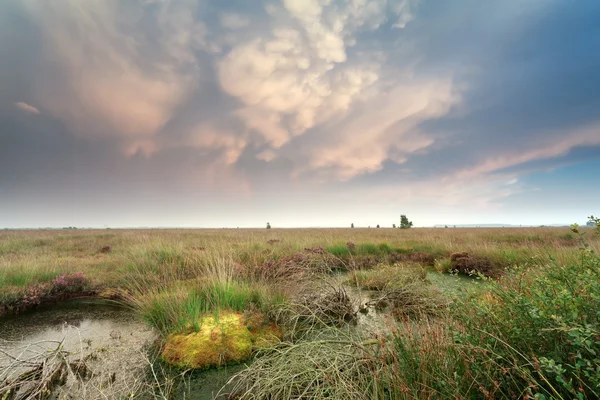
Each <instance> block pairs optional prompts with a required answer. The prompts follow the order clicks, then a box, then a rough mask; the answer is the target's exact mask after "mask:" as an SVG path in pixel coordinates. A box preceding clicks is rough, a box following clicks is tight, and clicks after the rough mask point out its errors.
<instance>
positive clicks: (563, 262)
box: [0, 228, 600, 399]
mask: <svg viewBox="0 0 600 400" xmlns="http://www.w3.org/2000/svg"><path fill="white" fill-rule="evenodd" d="M582 233H583V235H582ZM598 253H600V239H598V238H597V237H595V236H594V234H593V231H592V229H589V230H587V231H586V230H583V231H580V232H572V231H571V230H570V229H569V228H493V229H491V228H490V229H479V228H478V229H474V228H473V229H470V228H459V229H452V228H448V229H445V228H436V229H433V228H431V229H425V228H420V229H416V228H412V229H407V230H400V229H385V228H382V229H377V228H372V229H270V230H266V229H260V230H258V229H257V230H249V229H219V230H158V229H157V230H60V231H55V230H40V231H33V230H32V231H2V232H0V315H2V314H8V313H17V312H21V311H24V310H27V309H30V308H34V307H37V306H39V305H41V304H44V303H52V302H56V301H61V300H64V299H67V298H71V297H76V296H82V295H85V296H94V297H102V298H112V299H115V300H118V301H120V302H122V303H124V304H126V305H128V306H131V307H133V308H135V309H136V311H137V312H138V314H139V316H140V318H142V319H145V320H146V321H147V322H148V323H149V324H151V325H152V326H154V327H155V328H156V329H157V330H158V331H159V332H161V333H162V334H163V337H165V338H166V337H167V336H168V335H169V334H172V333H182V332H198V331H199V330H200V329H201V323H202V318H203V316H205V315H213V316H215V317H218V313H219V312H221V311H224V310H225V311H232V312H237V313H243V314H244V315H245V316H246V317H247V318H248V320H249V321H251V320H252V321H254V320H256V319H257V318H258V319H261V320H262V319H264V320H269V321H270V322H274V323H277V324H278V325H280V326H281V328H282V329H283V330H284V331H286V335H285V336H284V339H283V341H282V342H281V343H279V344H278V345H277V346H276V348H275V349H272V348H266V349H264V350H260V351H259V352H258V353H257V355H256V357H257V358H256V361H255V362H254V363H253V364H252V366H250V367H249V368H248V369H247V370H244V371H242V373H240V375H239V376H238V380H237V383H236V387H235V391H236V393H237V395H238V396H240V397H241V398H247V399H268V398H319V399H320V398H342V397H348V398H352V399H363V398H364V399H371V398H373V399H378V398H381V399H396V398H398V399H404V398H513V397H524V396H529V397H530V398H596V397H594V396H598V395H600V387H599V386H598V385H600V361H599V360H598V357H597V356H596V354H597V352H600V329H599V328H598V321H599V320H600V311H598V310H600V288H599V287H600V284H599V283H600V272H599V270H600V265H599V264H600V262H599V260H598V256H597V254H598ZM427 271H429V273H432V272H435V273H447V272H450V271H455V272H456V271H459V272H461V273H463V274H469V273H472V274H474V275H479V277H480V278H483V283H482V286H483V290H478V291H477V292H475V291H473V292H472V293H471V292H465V294H464V295H463V296H460V297H445V298H442V297H441V296H445V295H442V294H441V293H440V291H436V290H434V289H432V288H430V287H429V286H431V285H429V283H428V282H427V281H428V280H427V279H426V272H427ZM339 273H342V274H345V281H346V282H347V284H349V285H352V286H358V287H363V288H365V289H369V290H374V291H375V292H377V295H375V296H374V297H375V299H374V300H373V302H372V305H373V306H374V307H379V306H381V307H384V306H386V305H389V306H390V307H391V309H392V313H391V315H393V316H394V317H395V318H394V319H393V322H392V325H393V326H392V327H391V329H390V330H389V332H390V333H389V334H388V335H386V336H385V337H382V336H377V337H372V336H368V335H366V336H365V334H363V333H360V332H358V333H357V332H354V331H352V330H348V329H346V328H345V326H344V325H345V323H346V322H347V320H350V319H352V318H353V315H354V314H353V312H354V311H352V310H350V311H349V307H350V308H351V307H352V305H349V304H348V302H347V298H345V297H344V296H345V294H344V291H343V290H339V289H336V288H333V290H332V291H331V292H330V293H329V292H328V293H325V294H323V293H321V294H322V295H319V293H312V294H311V291H313V292H314V291H315V290H316V289H314V288H315V282H318V281H322V280H323V279H325V278H327V277H330V276H332V274H339ZM484 276H488V277H489V279H487V278H485V277H484ZM427 285H429V286H427ZM434 292H435V293H434ZM307 293H308V294H307ZM300 299H301V300H300ZM444 299H445V300H444ZM340 315H341V316H342V318H338V319H337V320H336V317H338V316H340ZM318 322H320V323H318ZM333 322H335V323H333ZM338 322H339V323H338ZM307 332H309V333H310V334H307ZM306 354H311V357H308V358H307V357H306ZM291 376H295V377H296V378H295V379H294V380H290V377H291ZM261 377H262V378H261ZM281 396H284V397H281Z"/></svg>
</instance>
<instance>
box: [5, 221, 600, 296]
mask: <svg viewBox="0 0 600 400" xmlns="http://www.w3.org/2000/svg"><path fill="white" fill-rule="evenodd" d="M588 240H589V241H590V245H591V247H592V249H595V250H596V251H598V252H600V240H598V239H593V240H592V239H591V235H590V236H588ZM349 243H350V244H352V245H353V246H355V249H356V252H359V253H364V254H362V255H360V254H359V255H356V256H355V255H352V254H350V253H349V255H346V256H343V257H338V256H335V255H333V254H328V253H327V252H325V251H324V249H332V251H334V250H335V251H337V250H340V251H341V250H343V249H344V248H347V247H348V244H349ZM578 247H579V242H578V240H577V238H576V237H575V236H573V235H572V234H571V233H570V230H569V229H568V228H507V229H503V228H494V229H470V228H468V229H444V228H413V229H408V230H400V229H359V228H357V229H270V230H266V229H203V230H183V229H182V230H179V229H177V230H175V229H171V230H160V229H148V230H27V231H11V230H5V231H1V232H0V289H2V290H0V293H1V295H0V304H8V303H10V302H11V301H15V299H18V298H19V296H23V294H24V293H25V292H26V291H27V290H28V288H30V287H32V286H33V285H36V284H42V283H44V282H49V281H51V280H52V279H54V278H56V277H57V276H59V275H61V274H66V273H73V272H78V271H82V272H83V273H84V274H85V276H86V277H87V278H89V279H90V281H91V282H92V284H93V286H94V287H97V288H98V291H101V290H104V289H111V290H114V289H127V290H130V291H133V292H136V291H138V290H146V289H147V288H153V289H160V288H164V287H169V286H171V285H172V284H173V282H177V281H181V280H190V279H197V278H206V277H207V276H208V277H210V279H211V280H214V279H217V280H219V281H229V280H231V279H232V278H234V277H241V278H243V279H246V280H255V281H264V280H271V278H273V279H274V280H276V281H280V282H281V281H282V282H283V283H286V282H289V281H290V280H295V279H297V276H298V275H302V274H304V275H308V276H310V275H312V274H322V273H323V272H326V271H327V270H329V269H331V268H340V267H341V268H342V269H353V268H363V267H365V266H366V267H371V266H373V265H376V264H377V262H393V260H391V258H393V257H391V256H390V251H393V253H391V254H392V255H395V257H396V258H397V257H405V256H406V257H413V258H414V257H416V256H419V257H425V256H427V257H426V258H427V260H426V261H427V263H429V264H431V260H432V259H435V260H436V261H435V263H436V265H438V266H439V265H445V264H444V263H446V264H448V257H449V256H450V254H451V253H454V252H468V253H469V254H470V255H471V256H473V257H476V258H477V259H480V260H487V262H489V263H491V264H492V265H494V266H495V267H496V266H497V267H498V268H504V267H505V266H511V265H515V264H536V265H544V264H545V263H547V262H548V260H550V258H554V259H555V260H556V261H557V262H559V263H568V262H573V261H576V260H578V258H579V251H578ZM315 249H316V250H315ZM323 253H324V254H323ZM411 254H412V255H411ZM417 258H418V257H417ZM378 260H379V261H378ZM424 260H425V258H424ZM292 275H295V277H294V278H293V279H290V277H291V276H292Z"/></svg>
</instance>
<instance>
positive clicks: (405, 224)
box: [400, 215, 413, 229]
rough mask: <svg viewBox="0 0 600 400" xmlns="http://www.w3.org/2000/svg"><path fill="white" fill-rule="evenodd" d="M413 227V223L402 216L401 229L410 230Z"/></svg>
mask: <svg viewBox="0 0 600 400" xmlns="http://www.w3.org/2000/svg"><path fill="white" fill-rule="evenodd" d="M412 226H413V223H412V221H409V220H408V218H406V215H401V216H400V229H409V228H410V227H412Z"/></svg>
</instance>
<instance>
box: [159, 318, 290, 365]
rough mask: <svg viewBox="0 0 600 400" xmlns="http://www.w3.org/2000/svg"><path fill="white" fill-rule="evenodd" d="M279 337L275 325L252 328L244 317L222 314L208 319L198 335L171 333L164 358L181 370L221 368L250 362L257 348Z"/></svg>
mask: <svg viewBox="0 0 600 400" xmlns="http://www.w3.org/2000/svg"><path fill="white" fill-rule="evenodd" d="M279 337H281V332H280V331H279V330H278V329H277V328H276V327H274V326H268V325H264V324H257V325H254V324H250V326H249V325H248V321H247V319H246V318H244V316H242V315H241V314H239V313H235V312H221V313H220V314H218V316H217V317H216V318H215V317H214V316H205V317H204V318H203V319H202V321H201V325H200V330H199V331H197V332H192V333H172V334H170V335H169V336H168V337H167V340H166V343H165V346H164V348H163V352H162V356H163V359H164V361H166V362H167V363H169V364H171V365H174V366H176V367H180V368H193V369H206V368H211V367H221V366H224V365H227V364H236V363H239V362H242V361H244V360H247V359H248V358H250V356H251V355H252V351H253V350H254V349H255V348H257V347H262V346H265V345H267V344H269V343H272V342H273V341H277V340H278V338H279Z"/></svg>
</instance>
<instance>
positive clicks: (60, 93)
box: [0, 0, 600, 228]
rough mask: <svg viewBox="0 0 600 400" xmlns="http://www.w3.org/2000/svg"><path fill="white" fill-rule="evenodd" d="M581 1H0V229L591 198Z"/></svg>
mask: <svg viewBox="0 0 600 400" xmlns="http://www.w3.org/2000/svg"><path fill="white" fill-rule="evenodd" d="M598 15H600V2H598V1H597V0H528V1H522V0H503V1H481V0H444V1H439V0H345V1H343V0H265V1H262V0H260V1H258V0H257V1H247V0H127V1H125V0H86V1H82V0H2V1H1V2H0V228H1V227H7V228H25V227H29V228H35V227H63V226H76V227H99V228H104V227H111V228H119V227H263V226H265V224H266V222H267V221H268V222H270V223H271V225H272V226H273V227H274V228H275V227H296V226H297V227H316V226H322V227H326V226H334V227H337V226H339V227H347V226H350V224H351V223H354V224H355V226H357V227H358V226H376V225H377V224H380V225H381V226H382V227H384V226H385V227H388V226H391V225H392V224H396V225H398V224H399V221H400V215H401V214H406V215H407V216H408V217H409V219H410V220H412V221H413V222H414V225H415V226H431V225H434V224H442V225H443V224H448V225H454V224H490V223H499V224H515V225H521V224H522V225H541V224H571V223H574V222H577V223H580V224H581V223H585V222H586V220H587V216H588V215H591V214H596V215H598V214H600V201H599V200H598V199H600V185H599V183H600V51H599V50H600V24H598V20H597V18H598Z"/></svg>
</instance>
